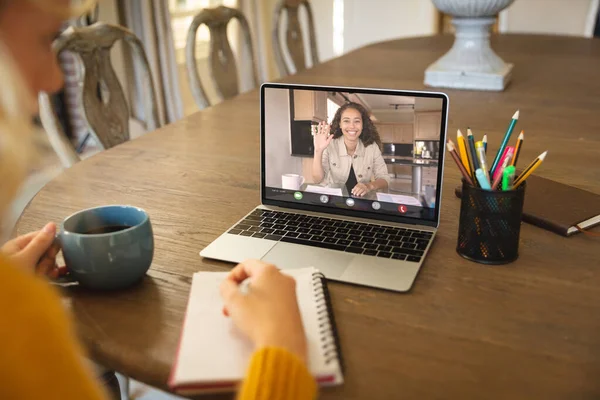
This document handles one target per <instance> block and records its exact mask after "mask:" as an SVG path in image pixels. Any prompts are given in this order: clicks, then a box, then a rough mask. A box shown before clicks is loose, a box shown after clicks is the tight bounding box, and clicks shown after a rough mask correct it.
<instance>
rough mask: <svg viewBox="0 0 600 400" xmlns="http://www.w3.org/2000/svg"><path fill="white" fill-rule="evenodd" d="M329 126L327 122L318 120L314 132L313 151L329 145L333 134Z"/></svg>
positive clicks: (323, 148) (318, 150)
mask: <svg viewBox="0 0 600 400" xmlns="http://www.w3.org/2000/svg"><path fill="white" fill-rule="evenodd" d="M330 129H331V127H330V126H329V124H328V123H327V122H319V125H318V126H317V132H316V133H315V134H314V138H313V142H314V145H315V153H318V152H322V151H323V150H325V149H326V148H327V146H329V143H331V141H332V140H333V135H332V134H331V132H330Z"/></svg>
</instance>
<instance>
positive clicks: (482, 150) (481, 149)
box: [475, 141, 490, 181]
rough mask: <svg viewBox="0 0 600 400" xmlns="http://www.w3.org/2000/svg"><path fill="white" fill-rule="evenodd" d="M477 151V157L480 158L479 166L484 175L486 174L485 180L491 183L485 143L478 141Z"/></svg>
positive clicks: (476, 144)
mask: <svg viewBox="0 0 600 400" xmlns="http://www.w3.org/2000/svg"><path fill="white" fill-rule="evenodd" d="M475 149H476V150H477V155H478V156H479V166H480V168H481V169H482V170H483V173H484V174H485V178H486V179H487V180H488V181H489V180H490V175H489V173H488V168H487V160H486V158H485V148H484V146H483V141H478V142H477V143H475Z"/></svg>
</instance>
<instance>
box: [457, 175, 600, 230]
mask: <svg viewBox="0 0 600 400" xmlns="http://www.w3.org/2000/svg"><path fill="white" fill-rule="evenodd" d="M461 192H462V187H457V188H456V190H455V194H456V196H457V197H460V196H461ZM522 219H523V221H525V222H528V223H530V224H532V225H536V226H539V227H540V228H544V229H547V230H549V231H552V232H555V233H558V234H559V235H563V236H571V235H572V234H574V233H577V232H579V230H578V229H577V228H576V227H575V225H579V227H580V228H581V229H588V228H591V227H593V226H596V225H600V195H598V194H595V193H592V192H588V191H587V190H582V189H578V188H575V187H573V186H569V185H565V184H562V183H559V182H555V181H552V180H550V179H546V178H541V177H539V176H536V175H531V176H529V178H527V187H526V189H525V204H524V206H523V217H522Z"/></svg>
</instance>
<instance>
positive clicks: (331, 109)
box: [327, 98, 340, 124]
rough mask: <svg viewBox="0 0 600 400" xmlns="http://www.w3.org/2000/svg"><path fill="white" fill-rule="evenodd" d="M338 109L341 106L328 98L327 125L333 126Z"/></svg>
mask: <svg viewBox="0 0 600 400" xmlns="http://www.w3.org/2000/svg"><path fill="white" fill-rule="evenodd" d="M338 108H340V106H339V105H338V104H337V103H336V102H335V101H333V100H331V99H330V98H327V123H328V124H331V121H333V117H334V116H335V113H336V112H337V110H338Z"/></svg>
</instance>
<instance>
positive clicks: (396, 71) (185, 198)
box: [18, 35, 600, 399]
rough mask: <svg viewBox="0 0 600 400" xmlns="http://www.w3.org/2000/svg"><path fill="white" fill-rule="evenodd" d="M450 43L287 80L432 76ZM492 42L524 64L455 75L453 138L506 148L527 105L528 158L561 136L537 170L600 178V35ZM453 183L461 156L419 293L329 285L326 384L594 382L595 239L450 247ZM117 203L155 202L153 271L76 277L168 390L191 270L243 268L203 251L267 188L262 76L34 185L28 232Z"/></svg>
mask: <svg viewBox="0 0 600 400" xmlns="http://www.w3.org/2000/svg"><path fill="white" fill-rule="evenodd" d="M451 43H452V38H450V37H442V36H438V37H426V38H417V39H405V40H393V41H389V42H384V43H379V44H374V45H371V46H367V47H364V48H361V49H358V50H356V51H353V52H351V53H349V54H346V55H344V56H342V57H340V58H337V59H334V60H331V61H329V62H326V63H323V64H321V65H318V66H317V67H315V68H313V69H310V70H307V71H305V72H303V73H301V74H298V75H295V76H290V77H286V78H285V79H283V81H284V82H295V83H311V84H326V85H344V86H363V87H383V88H394V89H425V87H424V86H423V83H422V82H423V74H424V71H425V68H426V67H427V66H428V65H429V64H430V63H432V62H433V61H435V60H436V59H437V58H438V57H439V56H441V55H442V54H443V53H444V52H445V51H446V50H447V49H449V48H450V46H451ZM492 43H493V47H494V48H495V49H496V51H497V52H498V54H499V55H500V56H501V57H503V59H504V60H506V61H507V62H512V63H514V64H515V67H514V71H513V73H514V75H513V79H512V83H511V84H510V86H509V87H508V88H507V89H506V90H505V91H504V92H476V91H458V90H447V91H446V92H447V93H448V94H449V96H450V113H449V126H448V133H449V137H454V136H455V133H456V129H457V128H463V129H466V128H467V126H470V127H471V128H472V129H473V131H474V132H477V133H478V134H482V133H484V132H485V133H487V134H488V137H489V143H490V144H489V146H490V148H489V150H488V151H492V152H494V151H495V150H496V148H497V146H498V143H499V142H500V140H501V137H502V135H503V133H504V131H505V129H506V127H507V124H508V123H509V120H510V117H511V116H512V115H513V113H514V112H515V110H517V109H519V110H520V114H521V117H520V119H519V123H518V125H517V129H518V130H520V129H525V132H526V142H525V145H524V147H523V150H522V153H521V156H520V160H523V161H522V162H523V163H525V162H526V160H527V162H528V161H529V160H532V159H533V158H534V157H535V156H537V155H538V154H540V153H541V152H542V151H543V150H549V152H548V157H547V158H546V161H545V162H544V164H543V165H542V166H541V167H540V168H539V169H538V171H537V174H539V175H541V176H544V177H548V178H551V179H554V180H557V181H560V182H564V183H568V184H571V185H574V186H577V187H580V188H583V189H587V190H590V191H592V192H595V193H600V184H599V182H600V117H599V115H600V114H599V111H600V40H598V39H593V40H589V39H579V38H567V37H556V36H512V35H509V36H499V37H494V38H493V39H492ZM458 183H459V173H458V170H457V168H456V166H455V165H454V164H453V163H452V161H449V162H448V163H447V164H446V170H445V177H444V185H443V189H444V191H443V200H442V212H441V225H440V228H439V232H438V236H437V238H436V241H435V243H434V245H433V248H432V250H431V252H430V253H429V256H428V257H427V259H426V261H425V264H424V266H423V268H422V270H421V272H420V275H419V277H418V278H417V281H416V283H415V286H414V287H413V290H412V291H411V292H410V293H407V294H398V293H391V292H386V291H380V290H374V289H370V288H364V287H358V286H350V285H346V284H340V283H331V285H330V287H331V292H332V300H333V307H334V312H335V316H336V320H337V323H338V328H339V332H340V336H341V345H342V351H343V354H344V357H345V360H346V364H347V369H346V374H345V377H346V383H345V384H344V385H343V386H341V387H336V388H332V389H327V390H324V391H323V392H322V398H324V399H330V398H331V399H333V398H338V399H366V398H369V399H389V398H399V397H402V398H407V399H413V398H486V399H492V398H502V399H507V398H511V399H512V398H544V399H548V398H598V397H599V396H600V383H599V379H598V377H599V376H600V262H599V261H598V260H599V258H600V250H599V249H600V246H599V244H600V242H599V241H598V240H599V239H598V238H593V237H589V236H585V235H581V234H579V235H576V236H573V237H571V238H564V237H561V236H558V235H556V234H554V233H551V232H548V231H546V230H542V229H539V228H537V227H534V226H531V225H528V224H523V226H522V231H521V245H520V257H519V259H518V260H517V261H516V262H514V263H512V264H509V265H506V266H499V267H489V266H484V265H480V264H476V263H472V262H469V261H467V260H465V259H463V258H462V257H460V256H458V255H457V254H456V252H455V246H456V238H457V222H458V212H459V200H458V199H456V198H455V197H454V194H453V192H454V188H455V187H456V186H457V185H458ZM548 201H549V202H551V201H552V199H551V198H549V199H548ZM107 203H111V204H113V203H118V204H134V205H136V206H139V207H143V208H144V209H146V210H147V211H148V212H149V214H150V216H151V220H152V224H153V227H154V232H155V235H156V252H155V258H154V262H153V265H152V268H151V270H150V271H149V274H148V277H147V278H146V279H145V281H144V282H143V283H142V284H140V285H139V286H137V287H135V288H132V289H130V290H126V291H123V292H117V293H92V292H88V291H85V290H80V289H77V288H69V289H64V293H65V295H66V296H69V297H70V298H71V300H72V301H71V308H72V311H73V314H74V318H75V321H76V326H77V328H78V332H79V334H80V337H81V340H82V341H83V343H84V344H85V345H86V346H87V349H89V351H90V353H91V356H92V357H93V358H94V359H95V360H97V361H98V362H100V363H101V364H103V365H105V366H107V367H109V368H113V369H116V370H118V371H122V372H123V373H125V374H126V375H129V376H131V377H132V378H134V379H137V380H140V381H142V382H145V383H148V384H151V385H154V386H157V387H159V388H163V389H164V388H166V381H167V377H168V374H169V371H170V368H171V364H172V362H173V359H174V356H175V351H176V348H177V343H178V338H179V334H180V330H181V325H182V320H183V316H184V311H185V307H186V301H187V295H188V291H189V287H190V281H191V276H192V274H193V273H194V272H195V271H199V270H219V271H222V270H227V269H229V268H230V267H231V265H229V264H226V263H222V262H217V261H211V260H204V259H202V258H200V257H199V255H198V252H199V251H200V250H201V249H202V248H203V247H204V246H206V245H207V244H208V243H210V242H211V241H212V240H213V239H215V238H216V237H217V236H218V235H220V234H221V233H222V232H223V231H224V230H225V229H227V228H228V227H229V226H230V225H231V224H233V223H234V222H235V221H236V220H238V219H239V218H240V217H242V216H243V215H244V214H245V213H247V212H248V211H249V210H251V209H252V208H253V207H255V206H256V205H257V204H258V203H259V99H258V92H257V91H256V90H255V91H252V92H250V93H246V94H244V95H241V96H239V97H237V98H235V99H232V100H229V101H225V102H223V103H221V104H219V105H217V106H214V107H211V108H209V109H206V110H204V111H202V112H199V113H197V114H194V115H192V116H191V117H189V118H185V119H183V120H181V121H179V122H177V123H175V124H172V125H170V126H167V127H164V128H162V129H160V130H158V131H156V132H152V133H150V134H148V135H146V136H144V137H142V138H139V139H136V140H134V141H132V142H129V143H126V144H124V145H122V146H119V147H116V148H114V149H112V150H109V151H106V152H103V153H101V154H99V155H96V156H94V157H91V158H90V159H88V160H86V161H83V162H81V163H79V164H77V165H75V166H74V167H73V168H71V169H69V170H66V171H65V172H64V173H62V174H61V175H60V176H58V177H57V178H56V179H55V180H54V181H52V182H51V183H49V184H48V185H47V186H46V187H45V188H44V189H43V190H42V191H41V192H40V193H39V194H38V195H37V196H36V197H35V199H33V201H32V202H31V204H30V205H29V206H28V207H27V209H26V211H25V212H24V214H23V216H22V218H21V220H20V222H19V224H18V232H19V233H20V234H22V233H25V232H27V231H31V230H34V229H38V228H40V227H41V226H42V225H43V224H44V223H45V222H47V221H57V222H60V221H61V220H62V219H63V218H65V217H66V216H67V215H69V214H71V213H72V212H74V211H77V210H80V209H82V208H87V207H92V206H98V205H102V204H107ZM574 206H576V205H575V204H574ZM557 212H560V210H557ZM596 231H597V229H596ZM207 328H208V327H207ZM198 357H202V354H199V355H198Z"/></svg>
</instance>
